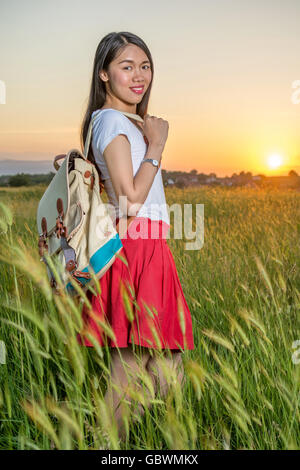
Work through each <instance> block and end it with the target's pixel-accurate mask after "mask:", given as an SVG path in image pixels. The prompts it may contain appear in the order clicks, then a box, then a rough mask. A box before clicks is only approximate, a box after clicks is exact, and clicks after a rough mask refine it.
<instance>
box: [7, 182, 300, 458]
mask: <svg viewBox="0 0 300 470" xmlns="http://www.w3.org/2000/svg"><path fill="white" fill-rule="evenodd" d="M44 190H45V188H37V187H36V188H21V189H20V190H18V191H14V192H12V191H7V190H1V191H0V265H1V270H0V297H1V305H0V311H1V317H0V340H1V341H3V342H4V344H5V346H6V363H5V364H1V363H0V448H2V449H8V448H9V449H99V448H107V447H109V448H111V449H298V448H299V442H300V438H299V429H300V428H299V417H300V414H299V376H300V364H297V361H295V360H294V361H293V353H294V352H295V351H294V349H293V342H294V341H296V340H299V339H300V328H299V307H300V291H299V289H300V287H299V286H300V271H299V259H300V257H299V254H300V246H299V235H300V223H299V220H300V219H299V215H300V214H299V212H300V209H299V208H300V204H299V203H300V194H299V193H297V192H293V191H289V190H286V191H281V190H261V191H255V190H253V189H243V188H242V189H232V188H229V189H227V188H198V189H184V190H179V189H177V190H175V191H174V190H173V189H172V190H171V189H169V188H166V197H167V201H168V204H170V205H171V204H172V203H175V202H176V203H182V204H183V203H193V204H196V203H202V204H204V220H205V222H204V223H205V236H204V246H203V248H202V249H201V250H199V251H184V241H182V240H175V239H172V238H171V239H170V240H169V241H168V244H169V246H170V248H171V250H172V252H173V254H174V258H175V261H176V265H177V269H178V272H179V277H180V280H181V283H182V286H183V289H184V292H185V296H186V299H187V302H188V304H189V306H190V310H191V313H192V320H193V331H194V341H195V350H193V351H186V352H185V353H184V355H183V361H184V369H185V374H186V381H185V384H184V386H183V387H181V386H180V384H179V383H178V382H177V380H176V376H172V374H171V373H169V374H168V371H166V374H167V379H168V382H169V394H168V396H167V397H166V398H162V397H160V395H159V393H158V394H157V395H154V394H153V390H152V388H151V387H152V386H151V383H149V381H148V380H147V377H144V378H143V377H141V379H142V380H141V381H142V382H143V383H144V386H145V388H147V389H148V391H149V392H150V395H151V402H152V406H151V408H149V409H148V408H147V407H146V411H145V414H144V416H142V417H141V416H139V414H138V413H135V419H134V420H132V419H130V416H131V413H129V408H128V413H127V415H126V416H125V417H124V419H125V420H126V419H128V420H127V422H126V423H127V426H128V431H129V435H128V439H127V440H126V442H120V441H119V439H118V435H117V428H116V423H115V422H114V419H113V417H112V416H111V414H110V412H109V411H110V410H108V408H107V407H106V406H105V402H104V393H105V390H106V385H107V383H108V381H109V379H110V374H109V363H110V351H109V348H100V347H97V345H95V347H94V348H85V347H82V346H79V345H78V343H77V342H76V339H75V335H76V332H77V331H79V330H80V327H81V316H80V312H79V309H78V306H77V305H76V304H74V302H72V300H71V299H70V298H68V297H67V296H60V297H59V296H53V294H52V291H51V289H50V288H49V285H48V279H47V276H46V271H45V267H44V265H43V263H41V262H40V260H39V255H38V251H37V232H36V219H35V217H36V208H37V204H38V201H39V199H40V198H41V196H42V194H43V191H44ZM171 233H172V231H171ZM108 333H109V334H113V333H112V332H108ZM130 393H131V396H132V397H133V398H134V399H135V400H136V401H137V402H139V403H140V404H143V403H144V395H143V392H142V391H140V392H138V391H135V390H133V389H132V390H131V392H130Z"/></svg>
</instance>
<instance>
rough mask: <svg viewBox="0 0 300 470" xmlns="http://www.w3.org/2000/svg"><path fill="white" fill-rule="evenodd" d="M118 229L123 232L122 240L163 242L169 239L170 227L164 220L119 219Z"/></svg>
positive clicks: (143, 218)
mask: <svg viewBox="0 0 300 470" xmlns="http://www.w3.org/2000/svg"><path fill="white" fill-rule="evenodd" d="M116 227H117V230H118V232H119V231H120V232H121V238H122V239H123V238H125V239H128V240H137V239H143V240H147V239H150V240H161V239H166V238H168V237H167V235H168V232H169V228H170V225H169V224H168V223H166V222H165V221H164V220H162V219H159V220H155V219H151V218H150V217H139V216H130V217H126V216H124V217H117V218H116Z"/></svg>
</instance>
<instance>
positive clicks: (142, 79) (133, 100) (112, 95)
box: [100, 44, 152, 112]
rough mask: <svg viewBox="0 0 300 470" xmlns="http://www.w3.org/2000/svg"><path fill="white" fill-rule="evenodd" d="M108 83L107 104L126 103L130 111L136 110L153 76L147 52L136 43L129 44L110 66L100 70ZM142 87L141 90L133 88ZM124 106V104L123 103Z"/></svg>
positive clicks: (102, 77) (103, 78)
mask: <svg viewBox="0 0 300 470" xmlns="http://www.w3.org/2000/svg"><path fill="white" fill-rule="evenodd" d="M100 78H101V79H102V80H104V82H105V83H106V92H107V93H106V101H105V106H117V107H118V105H120V104H121V103H123V105H124V104H125V105H126V106H127V107H128V109H130V111H129V112H135V108H136V105H137V104H138V103H140V102H141V101H142V98H143V96H144V94H145V93H146V91H147V89H148V87H149V85H150V82H151V78H152V70H151V65H150V61H149V60H148V57H147V55H146V54H145V52H144V51H143V50H142V49H140V48H139V47H138V46H136V45H135V44H128V45H127V46H126V47H125V49H124V50H123V51H122V53H121V54H120V55H119V56H118V57H117V58H116V59H114V60H113V61H112V62H111V63H110V64H109V68H108V72H105V71H104V70H103V71H101V72H100ZM138 87H142V89H141V90H136V91H134V90H132V88H138ZM121 106H122V104H121Z"/></svg>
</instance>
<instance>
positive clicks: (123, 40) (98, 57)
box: [80, 31, 154, 193]
mask: <svg viewBox="0 0 300 470" xmlns="http://www.w3.org/2000/svg"><path fill="white" fill-rule="evenodd" d="M127 44H135V45H136V46H138V47H140V48H141V49H142V50H143V51H144V52H145V54H146V55H147V58H148V60H149V62H150V65H151V70H152V78H151V82H150V85H149V87H148V89H147V91H146V93H145V95H144V96H143V99H142V101H141V102H140V103H138V104H137V107H136V109H137V112H136V114H138V115H139V116H141V118H144V116H145V114H146V113H147V109H148V102H149V98H150V92H151V88H152V82H153V73H154V70H153V61H152V56H151V53H150V51H149V49H148V47H147V46H146V44H145V43H144V41H143V40H142V39H141V38H140V37H138V36H136V35H135V34H132V33H129V32H127V31H125V32H124V31H123V32H121V33H109V34H107V35H106V36H104V38H102V39H101V41H100V43H99V44H98V47H97V50H96V54H95V58H94V65H93V75H92V82H91V87H90V95H89V101H88V105H87V110H86V113H85V116H84V118H83V122H82V126H81V133H80V140H81V147H82V151H83V150H84V143H85V140H86V136H87V133H88V128H89V124H90V120H91V116H92V113H93V112H94V111H96V110H97V109H100V108H101V107H102V106H103V105H104V102H105V98H106V90H105V83H104V82H103V81H102V80H101V78H100V77H99V72H100V70H105V71H107V70H108V66H109V64H110V63H111V62H112V61H113V60H114V59H115V58H116V56H117V55H118V54H119V53H121V52H122V50H123V49H124V48H125V47H126V46H127ZM87 158H88V160H89V161H91V162H92V163H93V164H94V165H95V167H96V169H97V171H98V174H99V181H100V193H101V192H102V190H103V188H104V184H103V180H102V178H101V172H100V170H99V167H98V165H97V164H96V162H95V157H94V154H93V149H92V145H91V144H90V148H89V152H88V156H87Z"/></svg>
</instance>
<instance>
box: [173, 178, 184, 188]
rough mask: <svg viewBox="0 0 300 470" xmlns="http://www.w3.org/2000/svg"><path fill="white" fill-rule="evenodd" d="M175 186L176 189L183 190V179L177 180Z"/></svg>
mask: <svg viewBox="0 0 300 470" xmlns="http://www.w3.org/2000/svg"><path fill="white" fill-rule="evenodd" d="M175 186H176V188H180V189H183V188H184V187H185V183H184V180H183V179H178V180H177V181H176V182H175Z"/></svg>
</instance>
